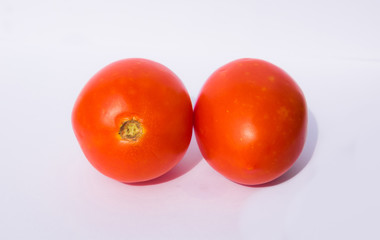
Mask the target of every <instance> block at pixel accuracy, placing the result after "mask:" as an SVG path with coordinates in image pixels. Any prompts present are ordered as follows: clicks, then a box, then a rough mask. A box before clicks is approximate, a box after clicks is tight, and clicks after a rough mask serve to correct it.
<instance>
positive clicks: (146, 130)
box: [72, 58, 307, 185]
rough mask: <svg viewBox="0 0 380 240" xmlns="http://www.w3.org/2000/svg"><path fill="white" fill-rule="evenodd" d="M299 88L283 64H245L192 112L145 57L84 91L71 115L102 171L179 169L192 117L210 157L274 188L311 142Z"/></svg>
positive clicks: (146, 174) (212, 84)
mask: <svg viewBox="0 0 380 240" xmlns="http://www.w3.org/2000/svg"><path fill="white" fill-rule="evenodd" d="M306 116H307V115H306V103H305V99H304V96H303V94H302V92H301V90H300V88H299V87H298V86H297V85H296V83H295V82H294V81H293V80H292V79H291V78H290V77H289V76H288V75H287V74H286V73H285V72H284V71H282V70H281V69H279V68H278V67H276V66H274V65H272V64H270V63H268V62H265V61H262V60H256V59H240V60H236V61H234V62H231V63H229V64H227V65H225V66H223V67H221V68H220V69H218V70H217V71H216V72H215V73H214V74H212V75H211V77H210V78H209V79H208V80H207V82H206V83H205V85H204V86H203V88H202V90H201V93H200V95H199V99H198V101H197V103H196V105H195V108H194V113H193V109H192V104H191V100H190V97H189V95H188V93H187V91H186V89H185V87H184V85H183V84H182V83H181V81H180V79H179V78H178V77H177V76H176V75H175V74H174V73H173V72H171V71H170V70H169V69H168V68H166V67H165V66H163V65H161V64H158V63H156V62H153V61H150V60H146V59H136V58H134V59H125V60H121V61H117V62H114V63H112V64H110V65H108V66H106V67H105V68H103V69H102V70H101V71H99V72H98V73H97V74H96V75H95V76H94V77H92V78H91V79H90V81H89V82H88V83H87V84H86V85H85V87H84V89H83V90H82V92H81V93H80V95H79V97H78V99H77V101H76V103H75V106H74V109H73V113H72V124H73V129H74V132H75V135H76V137H77V139H78V141H79V144H80V146H81V148H82V150H83V152H84V154H85V156H86V157H87V159H88V160H89V161H90V163H91V164H92V165H93V166H94V167H95V168H96V169H98V170H99V171H100V172H101V173H103V174H104V175H106V176H109V177H111V178H113V179H116V180H118V181H121V182H128V183H131V182H141V181H146V180H150V179H153V178H156V177H158V176H161V175H163V174H164V173H166V172H168V171H169V170H170V169H172V168H173V167H174V166H175V165H176V164H177V163H178V162H179V161H180V160H181V159H182V157H183V155H184V154H185V152H186V150H187V148H188V145H189V143H190V139H191V134H192V127H193V119H194V128H195V133H196V138H197V142H198V144H199V147H200V150H201V153H202V155H203V156H204V158H205V159H206V160H207V161H208V162H209V164H210V165H211V166H212V167H213V168H214V169H215V170H217V171H218V172H220V173H221V174H223V175H224V176H225V177H227V178H229V179H231V180H232V181H235V182H238V183H242V184H248V185H254V184H261V183H265V182H268V181H271V180H273V179H275V178H277V177H278V176H280V175H281V174H283V173H284V172H285V171H286V170H288V169H289V168H290V167H291V165H292V164H293V163H294V162H295V160H296V159H297V157H298V156H299V154H300V152H301V150H302V147H303V144H304V142H305V135H306V122H307V117H306Z"/></svg>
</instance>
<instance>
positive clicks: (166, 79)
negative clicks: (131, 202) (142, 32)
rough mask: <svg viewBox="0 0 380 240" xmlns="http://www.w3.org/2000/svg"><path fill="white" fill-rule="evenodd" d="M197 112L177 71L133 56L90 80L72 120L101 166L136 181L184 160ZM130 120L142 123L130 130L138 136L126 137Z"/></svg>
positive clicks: (113, 174)
mask: <svg viewBox="0 0 380 240" xmlns="http://www.w3.org/2000/svg"><path fill="white" fill-rule="evenodd" d="M192 114H193V110H192V105H191V100H190V97H189V95H188V93H187V91H186V89H185V87H184V85H183V84H182V82H181V81H180V79H179V78H178V77H177V76H176V75H175V74H174V73H173V72H171V71H170V70H169V69H168V68H166V67H165V66H163V65H161V64H159V63H156V62H153V61H150V60H146V59H139V58H131V59H124V60H120V61H117V62H114V63H112V64H110V65H108V66H106V67H105V68H103V69H102V70H100V71H99V72H98V73H97V74H96V75H95V76H93V77H92V78H91V79H90V80H89V82H88V83H87V84H86V85H85V87H84V88H83V90H82V92H81V93H80V95H79V97H78V99H77V100H76V103H75V105H74V108H73V111H72V125H73V129H74V133H75V136H76V137H77V139H78V142H79V144H80V146H81V148H82V150H83V152H84V154H85V156H86V158H87V159H88V160H89V162H90V163H91V164H92V165H93V166H94V167H95V168H96V169H97V170H99V171H100V172H101V173H103V174H104V175H106V176H108V177H111V178H113V179H116V180H118V181H121V182H127V183H132V182H141V181H146V180H150V179H153V178H156V177H158V176H161V175H162V174H164V173H166V172H167V171H169V170H170V169H171V168H173V167H174V166H175V165H176V164H177V163H178V162H179V161H180V160H181V159H182V157H183V155H184V154H185V152H186V150H187V148H188V146H189V143H190V139H191V135H192V125H193V122H192ZM127 122H128V123H129V122H133V123H136V122H138V124H139V128H135V129H132V130H131V131H134V130H136V129H138V131H140V132H139V134H138V135H136V137H135V138H130V139H129V138H123V137H122V136H123V135H122V134H121V129H122V126H123V124H125V123H127ZM132 127H133V126H132ZM136 131H137V130H136ZM132 133H133V132H132Z"/></svg>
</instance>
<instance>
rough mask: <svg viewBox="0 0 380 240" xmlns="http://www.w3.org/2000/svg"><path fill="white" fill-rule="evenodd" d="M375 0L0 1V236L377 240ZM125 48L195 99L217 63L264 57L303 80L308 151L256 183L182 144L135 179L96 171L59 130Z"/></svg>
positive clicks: (379, 58)
mask: <svg viewBox="0 0 380 240" xmlns="http://www.w3.org/2000/svg"><path fill="white" fill-rule="evenodd" d="M379 9H380V2H379V1H375V0H374V1H368V0H367V1H365V0H361V1H327V0H319V1H294V0H288V1H275V0H272V1H248V0H247V1H238V0H234V1H226V0H220V1H211V0H203V1H197V0H193V1H187V2H185V1H138V0H134V1H116V0H110V1H74V0H66V1H40V0H35V1H20V0H0V114H1V115H0V194H1V195H0V239H264V240H265V239H300V240H301V239H302V240H304V239H367V240H368V239H380V232H379V224H380V193H379V189H380V188H379V183H380V174H379V169H380V157H379V147H380V140H379V134H380V127H379V123H380V114H379V109H380V95H379V90H380V44H379V43H380V30H379V29H380V28H379V27H380V14H379ZM129 57H143V58H148V59H151V60H154V61H157V62H160V63H162V64H164V65H166V66H167V67H169V68H170V69H171V70H172V71H174V72H175V73H176V74H177V75H178V76H179V77H180V78H181V79H182V81H183V82H184V84H185V85H186V87H187V89H188V91H189V93H190V95H191V97H192V100H193V103H195V100H196V97H197V95H198V93H199V90H200V88H201V86H202V84H203V83H204V82H205V81H206V79H207V77H208V76H209V75H210V74H211V73H212V72H213V71H214V70H216V69H217V68H218V67H220V66H222V65H224V64H226V63H228V62H229V61H232V60H235V59H237V58H241V57H252V58H261V59H264V60H267V61H270V62H272V63H274V64H276V65H278V66H280V67H281V68H283V69H284V70H285V71H287V72H288V73H289V74H290V75H291V76H292V77H293V78H294V79H295V80H296V81H297V82H298V84H299V85H300V87H301V88H302V89H303V91H304V94H305V96H306V99H307V103H308V106H309V114H310V116H309V117H310V122H309V130H308V138H307V142H306V146H305V149H304V151H303V153H302V155H301V157H300V158H299V159H298V161H297V162H296V164H295V165H294V167H293V168H292V169H291V170H290V171H289V172H288V173H286V174H285V175H284V176H283V177H281V178H280V179H278V180H276V181H275V182H272V183H270V184H267V185H265V186H260V187H245V186H241V185H238V184H235V183H233V182H230V181H228V180H226V179H225V178H224V177H222V176H221V175H220V174H218V173H216V172H215V171H214V170H213V169H212V168H211V167H210V166H209V165H208V164H207V163H206V162H205V160H204V159H203V158H202V156H201V155H200V152H199V150H198V148H197V145H196V142H195V141H194V139H193V141H192V142H191V145H190V147H189V150H188V152H187V154H186V156H185V158H184V159H183V161H182V162H181V163H180V164H179V165H178V166H177V167H175V168H174V169H173V170H172V171H171V172H169V173H168V174H166V175H164V176H163V177H161V178H159V179H156V180H154V181H151V182H149V183H147V184H138V185H127V184H123V183H119V182H116V181H114V180H111V179H109V178H107V177H104V176H103V175H101V174H100V173H98V172H97V171H96V170H95V169H94V168H93V167H92V166H91V165H90V164H89V163H88V162H87V160H86V159H85V157H84V155H83V154H82V152H81V150H80V148H79V145H78V143H77V141H76V139H75V137H74V134H73V131H72V128H71V121H70V117H71V109H72V106H73V104H74V101H75V99H76V97H77V95H78V94H79V92H80V90H81V88H82V87H83V86H84V84H85V83H86V82H87V80H88V79H90V78H91V77H92V75H94V74H95V73H96V72H97V71H98V70H100V69H101V68H102V67H104V66H105V65H107V64H109V63H111V62H113V61H116V60H119V59H122V58H129Z"/></svg>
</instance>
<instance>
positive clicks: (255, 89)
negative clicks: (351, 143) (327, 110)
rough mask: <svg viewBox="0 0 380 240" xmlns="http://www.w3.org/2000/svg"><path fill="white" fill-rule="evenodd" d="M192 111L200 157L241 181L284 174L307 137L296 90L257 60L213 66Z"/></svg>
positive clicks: (292, 83) (285, 76)
mask: <svg viewBox="0 0 380 240" xmlns="http://www.w3.org/2000/svg"><path fill="white" fill-rule="evenodd" d="M194 115H195V117H194V128H195V134H196V139H197V142H198V145H199V148H200V150H201V153H202V155H203V156H204V158H205V159H206V160H207V162H208V163H209V164H210V165H211V166H212V167H213V168H214V169H215V170H216V171H218V172H219V173H221V174H222V175H224V176H225V177H226V178H228V179H230V180H232V181H234V182H237V183H240V184H244V185H256V184H263V183H267V182H269V181H272V180H274V179H276V178H278V177H279V176H281V175H282V174H284V173H285V172H286V171H287V170H288V169H289V168H290V167H291V166H292V165H293V164H294V162H295V161H296V160H297V158H298V156H299V155H300V153H301V151H302V148H303V145H304V143H305V139H306V128H307V107H306V101H305V97H304V95H303V93H302V91H301V89H300V88H299V86H298V85H297V84H296V82H295V81H294V80H293V79H292V78H291V77H290V76H289V75H288V74H287V73H286V72H284V71H283V70H282V69H280V68H279V67H277V66H275V65H273V64H271V63H269V62H266V61H263V60H259V59H250V58H244V59H238V60H235V61H233V62H230V63H228V64H226V65H224V66H222V67H221V68H219V69H217V70H216V71H215V72H214V73H213V74H212V75H211V76H210V77H209V79H208V80H207V81H206V83H205V84H204V86H203V88H202V90H201V92H200V95H199V98H198V100H197V102H196V105H195V108H194Z"/></svg>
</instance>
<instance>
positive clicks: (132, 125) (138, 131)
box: [119, 119, 143, 141]
mask: <svg viewBox="0 0 380 240" xmlns="http://www.w3.org/2000/svg"><path fill="white" fill-rule="evenodd" d="M142 133H143V128H142V125H141V123H140V122H139V121H137V120H134V119H132V120H127V121H125V122H123V124H122V125H121V127H120V130H119V135H120V137H121V139H123V140H129V141H137V140H139V138H140V137H141V135H142Z"/></svg>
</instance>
